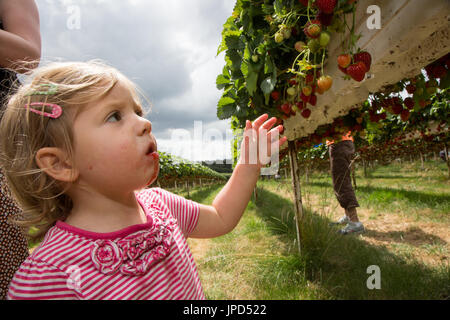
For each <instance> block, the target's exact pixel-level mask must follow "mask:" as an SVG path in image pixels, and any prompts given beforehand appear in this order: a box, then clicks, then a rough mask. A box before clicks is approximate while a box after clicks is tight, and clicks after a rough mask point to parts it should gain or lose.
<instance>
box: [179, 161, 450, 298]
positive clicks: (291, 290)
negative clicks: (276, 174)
mask: <svg viewBox="0 0 450 320" xmlns="http://www.w3.org/2000/svg"><path fill="white" fill-rule="evenodd" d="M356 181H357V192H356V193H357V198H358V201H359V202H360V205H361V208H359V211H358V214H359V216H360V220H361V221H362V222H363V223H364V225H365V227H366V232H365V233H364V234H362V235H358V236H355V235H353V236H341V235H339V234H337V232H336V231H337V228H336V227H330V226H329V222H331V221H332V220H335V219H337V218H339V217H340V216H341V215H342V214H343V210H342V209H341V208H340V207H339V204H338V203H337V201H336V199H335V196H334V193H333V190H332V186H331V178H330V176H329V175H328V174H327V173H316V174H314V175H312V177H310V179H309V184H305V182H304V181H302V198H303V206H304V216H303V220H302V223H301V255H300V254H299V250H298V246H297V241H296V229H295V224H294V221H293V205H292V200H291V184H290V181H288V180H278V181H275V180H260V181H259V182H258V188H257V190H258V192H257V198H256V199H255V198H254V197H253V199H252V201H251V202H250V203H249V205H248V207H247V209H246V212H245V213H244V216H243V218H242V220H241V221H240V223H239V225H238V226H237V227H236V229H235V230H234V231H233V232H231V233H229V234H227V235H225V236H223V237H220V238H215V239H208V240H200V239H189V243H190V246H191V249H192V251H193V254H194V258H195V260H196V262H197V265H198V270H199V274H200V278H201V280H202V284H203V286H204V289H205V293H206V296H207V298H208V299H448V298H450V267H449V261H450V247H449V242H450V232H449V231H450V228H449V227H450V214H449V213H450V188H449V186H450V183H449V181H448V180H447V168H446V166H445V164H443V163H440V162H437V161H436V162H434V161H430V162H426V163H425V168H424V169H423V170H422V168H420V164H417V163H412V164H411V163H408V164H405V163H403V164H402V165H400V164H392V165H390V166H385V167H379V168H376V169H375V170H373V171H372V172H370V174H369V177H367V178H364V177H363V175H362V170H361V169H357V171H356ZM221 187H222V186H220V185H217V186H212V187H209V188H208V189H203V190H196V191H194V192H193V191H192V190H191V192H190V198H191V199H193V200H195V201H198V202H201V203H206V204H210V203H212V201H213V200H214V197H215V195H216V194H217V193H218V192H219V191H220V189H221ZM177 193H179V194H181V195H185V194H184V193H183V190H177ZM371 265H376V266H378V267H379V268H380V275H381V289H372V290H370V289H368V287H367V280H368V278H369V277H370V276H371V274H370V273H368V272H367V268H368V267H369V266H371Z"/></svg>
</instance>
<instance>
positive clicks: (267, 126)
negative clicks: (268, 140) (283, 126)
mask: <svg viewBox="0 0 450 320" xmlns="http://www.w3.org/2000/svg"><path fill="white" fill-rule="evenodd" d="M276 122H277V118H275V117H273V118H270V119H269V120H267V121H266V122H264V124H263V125H262V128H263V129H265V130H269V129H270V128H272V127H273V125H274V124H275V123H276Z"/></svg>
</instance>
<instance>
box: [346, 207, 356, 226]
mask: <svg viewBox="0 0 450 320" xmlns="http://www.w3.org/2000/svg"><path fill="white" fill-rule="evenodd" d="M345 215H346V216H347V217H348V218H349V219H350V221H352V222H359V219H358V213H357V211H356V207H352V208H347V209H345Z"/></svg>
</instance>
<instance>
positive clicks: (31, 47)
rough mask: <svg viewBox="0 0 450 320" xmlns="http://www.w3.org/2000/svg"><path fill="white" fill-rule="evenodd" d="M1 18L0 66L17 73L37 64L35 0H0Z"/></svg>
mask: <svg viewBox="0 0 450 320" xmlns="http://www.w3.org/2000/svg"><path fill="white" fill-rule="evenodd" d="M0 20H1V21H2V23H3V28H4V30H0V67H3V68H10V69H13V70H14V71H16V72H19V73H24V72H26V71H28V70H29V69H30V68H35V67H37V66H38V65H39V59H40V58H41V35H40V25H39V12H38V8H37V6H36V3H35V2H34V0H0ZM27 61H28V62H32V63H31V64H30V63H27Z"/></svg>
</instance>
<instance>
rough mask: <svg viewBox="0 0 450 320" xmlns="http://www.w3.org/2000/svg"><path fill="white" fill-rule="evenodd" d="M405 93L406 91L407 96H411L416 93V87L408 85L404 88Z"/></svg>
mask: <svg viewBox="0 0 450 320" xmlns="http://www.w3.org/2000/svg"><path fill="white" fill-rule="evenodd" d="M406 91H408V93H409V94H413V93H414V92H416V86H415V85H413V84H408V85H407V86H406Z"/></svg>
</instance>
